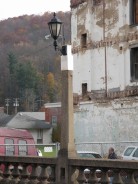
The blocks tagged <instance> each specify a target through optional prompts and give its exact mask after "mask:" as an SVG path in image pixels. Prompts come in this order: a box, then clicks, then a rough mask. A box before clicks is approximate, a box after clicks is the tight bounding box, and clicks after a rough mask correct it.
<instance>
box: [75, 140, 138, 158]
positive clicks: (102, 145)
mask: <svg viewBox="0 0 138 184" xmlns="http://www.w3.org/2000/svg"><path fill="white" fill-rule="evenodd" d="M132 145H133V146H138V141H121V142H80V143H76V149H77V150H78V151H94V152H98V153H99V154H101V156H102V157H106V156H107V154H108V150H109V148H110V147H113V148H114V149H115V152H116V153H117V155H118V156H121V155H122V153H123V151H124V149H125V148H126V147H127V146H132Z"/></svg>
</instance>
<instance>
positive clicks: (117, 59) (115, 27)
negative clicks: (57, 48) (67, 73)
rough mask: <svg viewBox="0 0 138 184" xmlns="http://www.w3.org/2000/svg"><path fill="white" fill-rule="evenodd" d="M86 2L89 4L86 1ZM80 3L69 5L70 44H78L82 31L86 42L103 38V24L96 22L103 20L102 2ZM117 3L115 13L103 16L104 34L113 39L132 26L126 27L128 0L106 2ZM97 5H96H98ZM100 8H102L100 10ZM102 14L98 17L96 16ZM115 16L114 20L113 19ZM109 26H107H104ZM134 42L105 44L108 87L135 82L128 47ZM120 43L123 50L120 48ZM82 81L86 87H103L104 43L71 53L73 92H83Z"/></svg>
mask: <svg viewBox="0 0 138 184" xmlns="http://www.w3.org/2000/svg"><path fill="white" fill-rule="evenodd" d="M105 2H106V1H105ZM87 3H88V4H87ZM87 3H83V4H81V5H79V6H78V7H77V8H74V9H72V17H71V34H72V47H77V46H78V47H80V42H81V36H80V35H81V34H83V33H85V32H86V33H87V37H88V40H87V43H89V42H94V41H95V42H98V41H101V40H103V27H102V26H99V25H98V24H97V22H100V21H102V5H101V6H99V7H98V6H97V8H95V11H93V4H92V1H89V0H88V2H87ZM113 3H114V4H115V5H116V7H117V13H116V14H115V17H111V18H108V19H107V18H105V25H106V26H105V37H106V38H108V39H111V40H114V41H115V38H116V37H121V36H124V35H127V34H128V33H129V32H130V33H132V32H134V31H135V30H133V29H130V28H129V16H130V15H129V1H127V2H126V1H124V0H118V1H111V2H109V1H108V3H106V9H109V10H110V8H111V4H113ZM98 8H99V9H98ZM100 9H101V10H100ZM98 11H99V15H100V14H101V18H99V17H100V16H99V17H98V13H97V12H98ZM114 18H115V19H118V20H117V21H115V22H114V23H113V24H112V22H113V21H114V20H113V19H114ZM107 27H108V29H107ZM124 27H127V28H126V29H124ZM132 43H133V42H131V41H129V42H127V43H124V42H123V43H121V42H120V41H119V43H114V42H113V44H112V45H110V46H107V47H106V62H107V89H108V90H109V89H113V88H120V90H121V91H122V90H124V89H125V87H126V86H133V85H138V83H136V82H131V78H130V47H129V45H131V44H132ZM120 46H122V47H123V50H122V51H121V50H119V47H120ZM82 83H87V84H88V91H89V92H90V91H91V90H103V89H105V49H104V47H100V48H95V49H88V50H83V51H79V52H78V53H75V54H74V73H73V92H74V93H78V94H79V95H80V94H82Z"/></svg>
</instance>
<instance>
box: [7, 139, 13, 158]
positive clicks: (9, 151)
mask: <svg viewBox="0 0 138 184" xmlns="http://www.w3.org/2000/svg"><path fill="white" fill-rule="evenodd" d="M5 144H7V145H6V156H12V155H14V153H15V147H14V141H13V139H5Z"/></svg>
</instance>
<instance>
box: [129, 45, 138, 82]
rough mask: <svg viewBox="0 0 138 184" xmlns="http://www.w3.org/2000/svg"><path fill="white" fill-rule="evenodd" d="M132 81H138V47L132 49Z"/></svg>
mask: <svg viewBox="0 0 138 184" xmlns="http://www.w3.org/2000/svg"><path fill="white" fill-rule="evenodd" d="M130 58H131V62H130V67H131V80H132V81H136V80H138V47H136V48H132V49H131V57H130Z"/></svg>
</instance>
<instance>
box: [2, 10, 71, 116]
mask: <svg viewBox="0 0 138 184" xmlns="http://www.w3.org/2000/svg"><path fill="white" fill-rule="evenodd" d="M57 14H58V15H57V16H58V17H59V18H60V19H61V20H62V21H63V22H64V29H65V30H64V33H65V38H66V40H65V41H66V42H70V12H58V13H57ZM52 16H53V13H49V12H46V13H45V14H43V15H41V16H39V15H38V16H35V15H31V16H27V15H24V16H20V17H16V18H11V19H7V20H3V21H1V22H0V35H1V36H0V106H5V99H7V98H9V99H11V102H12V99H13V98H18V99H19V100H20V101H19V104H20V106H19V110H24V111H36V110H39V108H40V107H41V105H42V104H44V103H46V102H57V101H60V94H61V83H60V79H61V71H60V56H59V54H57V53H56V52H55V50H54V48H53V40H52V39H48V40H46V39H45V35H48V34H50V33H49V29H48V25H47V23H48V21H49V20H50V19H51V17H52ZM11 106H12V104H11ZM12 112H13V110H12V107H11V112H10V113H12Z"/></svg>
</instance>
